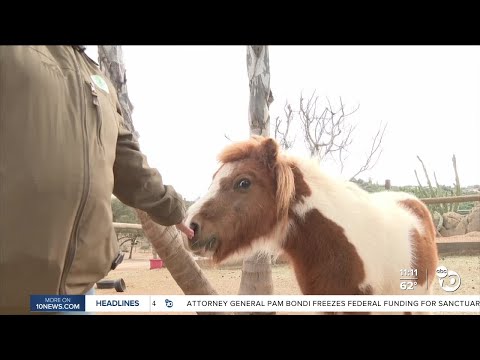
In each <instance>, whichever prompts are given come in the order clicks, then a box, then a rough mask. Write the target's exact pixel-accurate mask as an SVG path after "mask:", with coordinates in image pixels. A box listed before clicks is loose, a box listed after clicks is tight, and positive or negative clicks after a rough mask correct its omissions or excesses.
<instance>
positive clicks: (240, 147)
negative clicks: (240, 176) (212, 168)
mask: <svg viewBox="0 0 480 360" xmlns="http://www.w3.org/2000/svg"><path fill="white" fill-rule="evenodd" d="M279 152H280V147H279V145H278V143H277V142H276V141H275V140H273V139H272V138H265V137H262V136H257V135H254V136H252V137H251V138H249V139H248V140H245V141H242V142H237V143H233V144H230V145H228V146H226V147H225V148H224V149H223V151H222V152H221V153H220V154H219V155H218V157H217V159H218V161H220V162H221V163H224V164H226V163H229V162H234V161H239V160H244V159H248V158H255V159H257V160H259V161H260V162H261V163H263V164H265V166H268V167H269V168H271V169H273V170H274V171H275V177H276V180H277V189H276V200H277V216H278V217H279V218H283V217H285V216H286V215H287V214H288V209H289V208H290V204H291V202H292V201H293V199H294V198H295V178H294V174H293V170H292V162H291V161H290V160H288V159H287V157H286V156H284V155H283V154H279Z"/></svg>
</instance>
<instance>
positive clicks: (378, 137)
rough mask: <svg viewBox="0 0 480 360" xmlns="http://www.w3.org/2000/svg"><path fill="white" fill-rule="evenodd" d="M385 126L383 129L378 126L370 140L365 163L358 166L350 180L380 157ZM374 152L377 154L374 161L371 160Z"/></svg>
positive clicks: (373, 164) (370, 166) (374, 163)
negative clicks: (370, 144) (370, 143)
mask: <svg viewBox="0 0 480 360" xmlns="http://www.w3.org/2000/svg"><path fill="white" fill-rule="evenodd" d="M386 128H387V125H386V124H385V126H384V127H383V129H382V128H381V125H380V128H379V129H378V131H377V133H376V134H375V137H374V138H373V141H372V146H371V148H370V153H369V154H368V155H367V159H366V160H365V163H364V164H363V165H362V166H361V167H360V169H359V170H358V171H357V172H356V173H355V175H353V176H352V177H351V178H350V180H353V179H355V177H357V176H358V175H360V174H361V173H363V172H364V171H367V170H370V169H372V168H373V167H374V166H375V165H376V164H377V162H378V160H379V159H380V156H381V154H382V152H383V149H381V148H380V145H382V141H383V136H384V134H385V129H386ZM375 154H377V156H376V159H375V161H373V162H372V160H373V158H374V157H375Z"/></svg>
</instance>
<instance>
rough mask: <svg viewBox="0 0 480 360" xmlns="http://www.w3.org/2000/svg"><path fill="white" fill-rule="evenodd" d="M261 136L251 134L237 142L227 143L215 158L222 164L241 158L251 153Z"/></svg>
mask: <svg viewBox="0 0 480 360" xmlns="http://www.w3.org/2000/svg"><path fill="white" fill-rule="evenodd" d="M261 140H262V138H261V137H259V136H252V137H251V138H250V139H248V140H246V141H242V142H238V143H233V144H230V145H227V146H226V147H225V148H224V149H223V151H221V152H220V153H219V154H218V156H217V160H218V161H219V162H221V163H223V164H226V163H229V162H233V161H238V160H243V159H246V158H248V157H250V155H251V154H252V153H253V151H254V150H255V149H256V148H257V147H258V146H259V145H260V143H261Z"/></svg>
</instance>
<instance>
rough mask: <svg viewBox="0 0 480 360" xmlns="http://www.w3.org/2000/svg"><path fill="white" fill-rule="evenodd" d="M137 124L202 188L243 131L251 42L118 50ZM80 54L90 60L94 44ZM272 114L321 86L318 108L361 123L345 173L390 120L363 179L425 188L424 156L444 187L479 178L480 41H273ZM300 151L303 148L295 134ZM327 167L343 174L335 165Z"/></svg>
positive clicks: (175, 181)
mask: <svg viewBox="0 0 480 360" xmlns="http://www.w3.org/2000/svg"><path fill="white" fill-rule="evenodd" d="M123 50H124V60H125V64H126V67H127V86H128V91H129V96H130V99H131V101H132V103H133V104H134V107H135V109H134V112H133V121H134V125H135V127H136V129H137V131H138V132H139V133H140V146H141V149H142V150H143V152H144V153H145V154H146V155H147V158H148V161H149V164H150V165H151V166H154V167H156V168H158V169H159V171H160V173H161V174H162V176H163V180H164V182H165V183H166V184H171V185H173V186H174V187H175V188H176V189H177V191H179V192H180V193H181V194H182V195H183V196H184V197H186V198H187V199H189V200H194V199H196V198H197V197H198V196H200V195H202V194H203V193H204V192H205V191H206V190H207V188H208V186H209V184H210V181H211V176H212V174H213V172H214V171H215V170H216V168H217V162H216V156H217V154H218V152H219V151H221V149H222V148H223V147H224V146H225V145H226V144H228V143H229V140H227V139H226V138H225V135H227V136H228V137H229V138H231V139H232V140H242V139H245V138H247V137H248V135H249V128H248V97H249V89H248V77H247V68H246V46H123ZM87 52H88V54H89V55H91V56H92V57H93V58H94V59H95V60H96V59H97V51H96V46H89V47H88V48H87ZM269 53H270V71H271V88H272V92H273V96H274V99H275V100H274V102H273V103H272V105H271V107H270V115H271V119H272V121H273V120H274V119H275V118H276V117H277V116H282V115H283V107H284V105H285V101H287V100H288V101H289V102H290V103H291V104H292V106H293V107H294V108H295V107H298V101H299V97H300V93H301V92H302V91H303V93H304V94H305V95H306V96H308V95H310V94H312V92H313V91H314V90H316V94H317V95H318V96H319V101H320V104H322V105H323V106H325V104H326V102H325V101H326V98H327V97H328V98H329V99H330V100H331V102H332V105H334V106H335V104H338V99H339V97H340V96H341V98H342V101H343V103H344V105H345V106H346V107H347V108H353V107H356V106H359V109H358V110H357V112H355V113H354V114H353V115H351V116H350V121H351V122H352V124H357V127H356V130H355V133H354V139H353V143H352V145H351V155H350V157H349V158H348V159H347V161H346V167H345V169H344V172H343V175H344V176H345V177H348V176H349V175H352V172H355V170H356V169H357V168H358V167H359V166H360V165H361V162H362V161H363V159H364V154H365V153H366V152H368V151H367V150H368V148H369V147H370V146H371V139H372V137H373V135H374V133H375V131H376V129H377V128H378V127H379V125H380V123H382V124H385V123H386V124H387V130H386V132H385V137H384V141H383V153H382V155H381V157H380V159H379V161H378V163H377V165H376V167H375V168H374V169H373V170H371V171H369V172H367V173H364V174H362V175H361V176H360V178H363V179H365V180H367V179H368V178H371V179H372V180H373V181H374V182H378V183H380V184H383V183H384V181H385V179H391V182H392V185H407V184H410V185H416V179H415V174H414V169H417V172H419V175H420V179H421V181H422V182H423V183H424V184H426V182H425V180H424V176H423V172H422V169H421V166H420V163H419V162H418V160H417V159H416V155H419V156H420V157H421V158H422V159H423V161H424V162H425V164H426V166H427V168H428V170H429V171H430V172H431V176H432V181H433V171H435V172H436V175H437V179H438V181H439V183H441V184H446V185H452V184H453V183H454V181H455V177H454V172H453V167H452V160H451V159H452V155H453V154H455V155H456V158H457V167H458V172H459V177H460V182H461V185H462V186H466V185H474V184H480V161H479V154H480V141H479V135H480V47H478V46H475V47H474V46H470V47H469V46H465V47H463V46H270V47H269ZM295 144H296V146H295V150H294V151H295V152H298V153H300V154H304V153H305V147H304V144H303V139H302V136H301V133H300V132H299V133H298V134H297V136H296V143H295ZM325 168H326V169H327V170H328V171H333V172H336V173H338V169H339V167H338V166H337V165H335V164H334V163H333V162H328V163H326V164H325Z"/></svg>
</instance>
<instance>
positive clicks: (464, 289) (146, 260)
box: [95, 233, 480, 315]
mask: <svg viewBox="0 0 480 360" xmlns="http://www.w3.org/2000/svg"><path fill="white" fill-rule="evenodd" d="M444 239H445V238H444ZM450 239H453V238H449V240H450ZM468 240H470V241H472V238H471V236H470V237H469V239H468ZM477 240H478V241H480V233H479V234H478V239H477ZM125 255H126V257H128V253H126V254H125ZM151 258H152V256H151V253H150V252H149V251H148V252H145V251H141V250H139V251H134V252H133V256H132V259H130V260H129V259H125V260H124V261H123V263H122V264H120V265H119V266H118V268H117V269H115V270H114V271H111V272H110V274H109V275H108V276H107V277H106V279H119V278H122V279H123V280H124V281H125V284H126V290H125V292H116V291H115V289H96V290H95V291H96V294H98V295H107V294H109V295H183V292H182V290H181V289H180V287H179V286H178V285H177V283H176V282H175V281H174V280H173V278H172V277H171V275H170V273H169V271H168V270H167V269H166V268H165V267H163V268H161V269H150V259H151ZM439 263H440V265H444V266H446V267H447V269H449V270H454V271H456V272H457V273H458V274H459V275H460V276H461V280H462V282H461V286H460V288H459V289H458V290H457V291H456V292H455V293H453V294H454V295H479V298H480V255H478V254H475V255H461V256H450V255H449V256H440V261H439ZM201 267H202V269H203V271H204V273H205V276H206V277H207V278H208V280H209V281H210V282H211V284H212V286H213V287H214V288H215V289H216V291H217V292H218V294H221V295H237V294H238V289H239V287H240V279H241V275H242V270H241V266H232V265H230V266H223V267H217V268H211V267H210V266H209V265H201ZM272 277H273V286H274V294H275V295H301V292H300V290H299V287H298V285H297V282H296V280H295V275H294V273H293V271H292V268H291V267H290V265H289V264H285V263H283V264H276V265H273V266H272ZM434 294H435V295H452V293H447V292H445V291H443V290H442V289H441V288H440V286H436V287H435V290H434ZM99 314H102V315H108V314H116V313H99ZM121 314H123V315H125V314H127V313H121ZM155 314H156V313H149V315H155ZM181 314H184V315H190V314H192V315H193V314H195V313H181ZM279 314H282V313H279ZM436 314H440V313H436ZM444 314H476V315H480V309H479V312H478V313H451V312H449V313H444Z"/></svg>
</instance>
